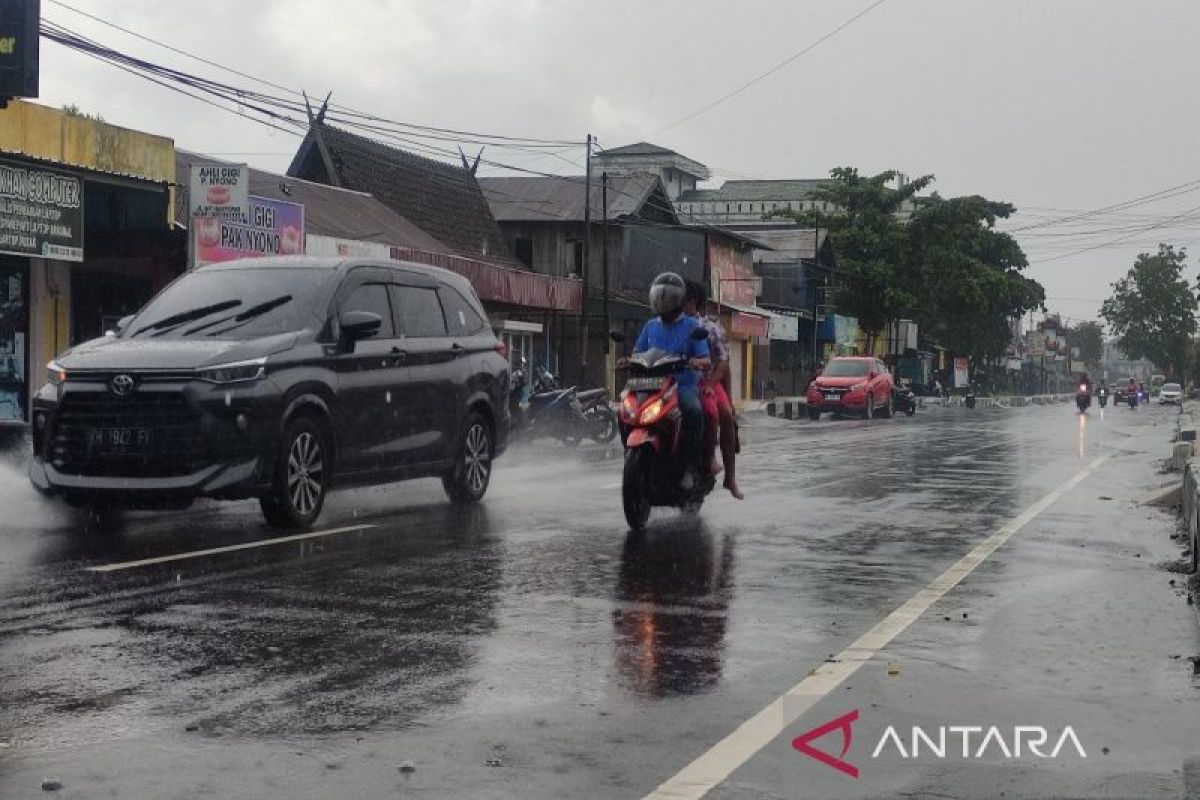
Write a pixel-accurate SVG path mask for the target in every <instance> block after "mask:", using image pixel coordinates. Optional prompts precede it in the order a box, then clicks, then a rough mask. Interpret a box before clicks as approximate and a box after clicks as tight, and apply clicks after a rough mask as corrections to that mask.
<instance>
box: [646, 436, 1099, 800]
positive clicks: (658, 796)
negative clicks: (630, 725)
mask: <svg viewBox="0 0 1200 800" xmlns="http://www.w3.org/2000/svg"><path fill="white" fill-rule="evenodd" d="M1110 457H1111V456H1110V455H1104V456H1101V457H1100V458H1097V459H1096V460H1094V461H1092V462H1091V464H1089V465H1088V466H1087V467H1085V468H1083V469H1082V470H1080V471H1079V472H1078V473H1076V474H1075V475H1074V477H1072V478H1070V479H1069V480H1068V481H1067V482H1066V483H1064V484H1062V485H1061V486H1059V487H1058V488H1057V489H1054V490H1053V491H1051V492H1050V493H1049V494H1047V495H1045V496H1044V497H1042V499H1040V500H1038V501H1037V502H1036V503H1034V504H1033V505H1031V506H1030V507H1029V508H1027V509H1025V510H1024V511H1022V512H1021V513H1020V514H1018V515H1017V516H1015V517H1013V518H1012V519H1010V520H1009V521H1008V522H1006V523H1005V524H1004V525H1002V526H1000V528H998V529H997V530H996V531H995V532H994V533H992V534H991V535H990V536H988V537H987V538H986V539H984V540H983V541H982V542H980V543H979V544H978V545H976V546H975V547H974V548H973V549H972V550H971V551H970V552H969V553H967V554H966V555H965V556H963V557H962V558H960V559H959V560H958V561H956V562H955V563H954V564H953V565H952V566H951V567H950V568H949V569H947V570H946V571H945V572H943V573H942V574H941V575H939V576H938V577H937V578H935V579H934V580H933V581H932V582H931V583H930V584H929V585H927V586H926V587H925V588H924V589H922V590H921V591H919V592H917V593H916V594H915V595H913V596H912V597H911V598H910V599H909V600H908V601H907V602H905V603H904V605H902V606H900V607H899V608H897V609H896V610H895V611H893V612H892V613H891V614H888V615H887V616H886V617H884V618H883V619H882V620H880V621H879V622H878V623H876V625H875V627H873V628H871V629H870V630H869V631H867V632H866V633H864V634H863V635H862V636H860V637H859V638H858V639H857V640H856V641H855V642H853V643H852V644H851V645H850V646H849V647H847V648H846V649H845V650H843V651H842V652H840V653H838V654H837V655H836V656H834V658H833V660H832V661H830V662H826V663H824V664H822V665H821V666H819V667H817V669H815V670H813V671H812V672H811V673H810V674H809V675H808V677H806V678H805V679H804V680H802V681H800V682H799V683H798V684H796V685H795V686H793V687H792V688H791V689H789V690H788V691H787V692H786V693H785V694H783V695H781V696H779V697H777V698H776V699H775V700H774V701H773V702H772V703H771V704H770V705H769V706H767V707H766V708H764V709H763V710H762V711H760V712H758V713H757V714H755V715H754V716H753V717H751V718H750V719H749V720H747V721H746V722H744V723H742V725H741V726H740V727H739V728H738V729H737V730H735V731H734V732H733V733H731V734H729V735H728V736H726V737H725V738H724V739H722V740H721V741H719V742H717V743H716V744H715V745H713V746H712V747H711V748H710V749H709V750H708V751H707V752H706V753H704V754H703V755H701V756H700V757H699V758H697V759H696V760H695V761H693V762H692V763H691V764H688V765H687V766H686V767H684V768H683V769H682V770H681V771H679V772H678V773H676V774H675V775H674V776H673V777H671V778H669V779H667V781H666V782H664V783H663V784H661V785H660V786H659V787H658V788H657V789H655V790H654V791H653V792H651V793H650V794H649V795H647V796H646V800H699V798H701V797H703V796H704V795H706V794H707V793H708V792H709V791H710V790H711V789H713V788H714V787H716V786H717V785H718V784H720V783H721V782H722V781H724V780H725V779H726V778H728V777H729V776H730V775H732V774H733V772H734V770H736V769H737V768H738V767H740V766H742V765H743V764H745V763H746V762H747V761H749V760H750V759H751V758H753V757H754V755H755V754H756V753H758V752H759V751H760V750H762V749H763V748H764V747H766V746H767V745H768V744H770V743H771V742H773V741H774V740H775V739H776V738H778V737H779V736H780V734H782V733H783V732H784V730H786V729H787V727H788V726H789V725H791V724H792V723H793V722H795V721H796V720H797V719H798V718H799V717H800V715H801V714H803V713H804V712H806V711H808V710H809V709H810V708H812V707H813V706H814V705H816V704H817V703H818V702H819V701H820V700H821V699H822V698H824V697H825V696H826V695H828V694H829V693H830V692H831V691H833V690H834V689H836V688H837V687H838V686H839V685H841V683H842V682H843V681H844V680H846V679H847V678H849V677H850V676H851V675H853V674H854V673H855V672H857V671H858V668H859V667H861V666H862V665H863V664H865V663H867V662H868V661H870V660H871V659H872V658H873V657H874V656H875V655H876V654H877V653H878V652H879V651H880V650H882V649H883V648H885V647H887V645H888V644H890V643H891V641H892V640H893V639H895V638H896V637H897V636H899V635H900V634H901V633H903V632H904V631H905V629H907V628H908V626H909V625H912V624H913V623H914V622H916V621H917V619H919V618H920V617H921V615H922V614H924V613H925V612H926V611H927V610H928V609H929V607H930V606H932V605H933V604H934V603H936V602H937V601H938V600H940V599H941V598H942V597H943V596H945V595H946V593H947V592H949V591H950V590H951V589H953V588H954V587H955V586H957V585H958V584H959V583H960V582H962V580H963V579H964V578H966V577H967V576H968V575H970V574H971V573H972V572H974V571H975V568H976V567H978V566H979V565H980V564H982V563H983V562H984V561H985V560H987V558H988V556H990V555H991V554H992V553H994V552H996V550H997V549H999V548H1000V547H1001V546H1002V545H1003V544H1004V543H1005V542H1007V541H1008V540H1009V539H1011V538H1012V537H1013V535H1014V534H1016V533H1017V531H1019V530H1021V529H1022V528H1024V527H1025V526H1026V525H1028V524H1029V523H1030V522H1031V521H1033V520H1034V519H1035V518H1036V517H1037V516H1038V515H1039V514H1041V513H1042V512H1043V511H1045V510H1046V509H1047V508H1049V507H1050V506H1052V505H1054V503H1056V502H1057V501H1058V500H1059V499H1060V498H1061V497H1062V496H1063V495H1064V494H1066V493H1067V492H1069V491H1071V490H1072V489H1074V488H1075V487H1076V486H1078V485H1079V484H1080V483H1082V482H1083V481H1084V480H1086V479H1087V477H1088V476H1089V475H1091V474H1092V473H1093V472H1094V471H1096V469H1098V468H1099V467H1100V465H1101V464H1103V463H1104V462H1105V461H1107V460H1108V459H1109V458H1110Z"/></svg>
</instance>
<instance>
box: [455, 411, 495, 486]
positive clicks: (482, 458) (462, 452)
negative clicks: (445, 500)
mask: <svg viewBox="0 0 1200 800" xmlns="http://www.w3.org/2000/svg"><path fill="white" fill-rule="evenodd" d="M463 428H464V430H465V433H464V434H463V435H462V439H460V440H459V446H458V452H457V454H456V455H455V457H454V464H453V466H451V468H450V470H449V471H448V472H446V474H445V475H443V476H442V488H443V489H445V491H446V496H447V497H449V498H450V500H451V501H452V502H455V503H464V504H465V503H477V502H479V501H480V500H482V499H483V495H484V494H485V493H486V492H487V488H488V483H489V482H490V481H491V479H492V457H493V455H494V453H495V447H494V446H493V444H492V428H491V425H490V424H489V423H488V421H487V420H486V419H484V418H483V417H482V416H481V415H480V414H478V413H471V414H470V415H468V416H467V419H466V420H465V421H464V423H463Z"/></svg>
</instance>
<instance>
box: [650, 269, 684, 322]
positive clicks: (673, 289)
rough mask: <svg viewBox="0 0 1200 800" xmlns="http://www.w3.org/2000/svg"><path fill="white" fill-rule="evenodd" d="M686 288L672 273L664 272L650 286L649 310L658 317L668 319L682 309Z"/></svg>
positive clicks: (677, 276)
mask: <svg viewBox="0 0 1200 800" xmlns="http://www.w3.org/2000/svg"><path fill="white" fill-rule="evenodd" d="M686 291H687V286H686V284H684V282H683V278H681V277H679V275H677V274H676V273H674V272H664V273H662V274H661V275H659V276H658V277H657V278H655V279H654V282H653V283H651V284H650V308H652V309H653V310H654V313H655V314H658V315H659V316H660V317H669V316H671V315H672V314H675V313H677V312H678V311H679V310H680V309H681V308H683V296H684V293H685V292H686Z"/></svg>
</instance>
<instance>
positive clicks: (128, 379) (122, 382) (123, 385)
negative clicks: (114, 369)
mask: <svg viewBox="0 0 1200 800" xmlns="http://www.w3.org/2000/svg"><path fill="white" fill-rule="evenodd" d="M108 388H110V389H112V393H113V394H115V395H118V396H119V397H124V396H125V395H127V394H129V393H130V392H132V391H133V376H132V375H114V376H113V378H112V380H110V381H109V382H108Z"/></svg>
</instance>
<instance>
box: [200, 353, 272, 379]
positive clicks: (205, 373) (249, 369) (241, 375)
mask: <svg viewBox="0 0 1200 800" xmlns="http://www.w3.org/2000/svg"><path fill="white" fill-rule="evenodd" d="M266 364H267V359H266V358H265V357H263V358H255V359H252V360H250V361H234V362H231V363H229V364H217V365H215V366H211V367H201V368H200V369H198V370H196V377H197V378H199V379H200V380H202V381H208V382H209V383H241V382H243V381H256V380H258V379H259V378H261V377H262V376H263V375H265V374H266V373H267V368H266Z"/></svg>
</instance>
